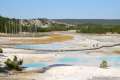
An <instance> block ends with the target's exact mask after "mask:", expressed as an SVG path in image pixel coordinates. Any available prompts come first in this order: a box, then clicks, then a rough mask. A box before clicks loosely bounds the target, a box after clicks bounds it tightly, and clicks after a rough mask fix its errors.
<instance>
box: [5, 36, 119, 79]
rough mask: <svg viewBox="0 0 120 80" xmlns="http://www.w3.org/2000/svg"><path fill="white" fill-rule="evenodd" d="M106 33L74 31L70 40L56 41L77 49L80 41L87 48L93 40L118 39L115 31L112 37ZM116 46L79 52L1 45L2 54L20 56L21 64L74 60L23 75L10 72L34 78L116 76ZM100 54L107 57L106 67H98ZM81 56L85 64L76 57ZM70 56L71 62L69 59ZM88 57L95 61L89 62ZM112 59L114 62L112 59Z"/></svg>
mask: <svg viewBox="0 0 120 80" xmlns="http://www.w3.org/2000/svg"><path fill="white" fill-rule="evenodd" d="M107 36H108V37H107ZM107 36H103V37H102V35H93V36H91V37H90V36H89V35H85V36H83V35H82V36H81V35H79V34H77V35H75V37H74V39H73V40H69V41H65V42H60V43H67V44H70V43H71V44H73V45H78V46H77V47H75V49H76V48H78V49H80V48H82V47H81V46H80V44H82V46H83V48H91V47H93V46H92V45H93V44H96V43H100V44H99V45H110V44H114V43H118V42H119V35H115V36H114V38H112V37H113V36H110V35H107ZM117 38H118V39H117ZM111 39H112V40H111ZM116 39H117V40H116ZM91 40H92V41H91ZM89 41H90V42H89ZM71 44H70V45H71ZM86 45H87V46H86ZM73 47H74V46H72V47H70V48H69V49H72V48H73ZM65 49H66V48H65ZM67 49H68V48H67ZM119 50H120V47H119V46H116V47H111V48H102V49H98V50H88V51H82V52H79V51H78V52H37V51H36V50H24V49H13V48H4V53H5V55H6V56H8V57H10V58H12V57H13V56H14V55H16V56H18V57H19V58H23V59H24V63H25V64H31V63H41V62H42V63H47V64H50V65H51V64H54V63H55V64H56V63H58V62H59V63H61V62H64V63H65V64H66V63H69V64H75V65H73V66H61V67H52V68H50V69H49V70H47V71H46V72H45V73H34V72H33V73H31V74H30V73H24V74H26V76H23V74H18V75H12V76H16V77H17V78H21V77H22V76H23V78H25V77H26V78H29V79H36V80H61V79H62V80H68V79H69V80H87V79H89V78H91V77H94V76H98V77H99V76H101V77H104V76H107V77H120V68H119V66H118V65H119V54H120V51H119ZM101 56H102V58H103V59H108V62H109V64H110V65H112V66H110V67H109V68H108V69H100V68H99V64H100V61H102V59H101V58H100V57H101ZM107 56H108V57H107ZM111 56H112V57H111ZM66 57H67V58H66ZM82 57H83V58H87V60H88V61H86V62H88V64H83V63H84V59H83V61H81V60H79V59H82ZM106 57H107V58H106ZM110 57H111V58H110ZM65 58H66V59H67V60H66V59H65ZM75 58H77V59H75ZM96 58H98V59H100V60H99V61H98V62H95V61H94V59H96ZM71 59H72V61H73V62H72V61H70V60H71ZM92 59H93V60H92ZM109 59H111V60H109ZM69 61H70V62H69ZM92 61H93V63H95V64H91V63H89V62H92ZM111 61H113V63H111ZM114 61H115V62H118V63H114ZM96 63H97V64H96ZM114 64H115V65H116V66H118V67H116V66H115V67H114V66H113V65H114ZM76 73H77V74H76ZM21 75H22V76H21Z"/></svg>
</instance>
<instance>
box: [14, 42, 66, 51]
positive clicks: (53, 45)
mask: <svg viewBox="0 0 120 80" xmlns="http://www.w3.org/2000/svg"><path fill="white" fill-rule="evenodd" d="M67 46H68V44H59V43H51V44H37V45H36V44H32V45H16V46H15V48H19V49H35V50H58V49H63V48H64V47H67Z"/></svg>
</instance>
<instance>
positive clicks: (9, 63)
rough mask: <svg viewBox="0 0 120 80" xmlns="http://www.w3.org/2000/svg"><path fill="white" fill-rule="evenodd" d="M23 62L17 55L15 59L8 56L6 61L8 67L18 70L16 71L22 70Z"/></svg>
mask: <svg viewBox="0 0 120 80" xmlns="http://www.w3.org/2000/svg"><path fill="white" fill-rule="evenodd" d="M22 63H23V60H22V59H20V60H18V58H17V56H14V58H13V60H11V59H9V58H8V59H7V60H6V61H5V64H6V67H7V68H8V69H10V70H16V71H21V70H22V67H21V65H22Z"/></svg>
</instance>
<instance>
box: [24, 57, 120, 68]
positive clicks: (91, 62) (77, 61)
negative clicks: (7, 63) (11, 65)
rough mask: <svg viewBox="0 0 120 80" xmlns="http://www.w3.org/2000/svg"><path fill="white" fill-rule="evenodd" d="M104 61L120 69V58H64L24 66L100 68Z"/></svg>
mask: <svg viewBox="0 0 120 80" xmlns="http://www.w3.org/2000/svg"><path fill="white" fill-rule="evenodd" d="M102 60H106V61H107V62H108V65H109V66H110V67H120V56H99V57H95V56H94V57H92V56H88V57H86V56H79V57H67V56H66V57H62V58H59V59H57V60H56V61H54V62H51V64H50V63H47V62H40V63H32V64H24V65H23V66H24V67H32V68H41V67H47V66H48V65H53V64H69V65H87V66H99V65H100V63H101V61H102Z"/></svg>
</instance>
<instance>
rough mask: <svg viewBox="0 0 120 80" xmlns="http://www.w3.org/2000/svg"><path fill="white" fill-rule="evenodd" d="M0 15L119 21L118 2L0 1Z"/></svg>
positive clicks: (119, 3)
mask: <svg viewBox="0 0 120 80" xmlns="http://www.w3.org/2000/svg"><path fill="white" fill-rule="evenodd" d="M0 15H3V16H7V17H15V18H38V17H40V18H60V19H62V18H69V19H72V18H74V19H120V0H0Z"/></svg>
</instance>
